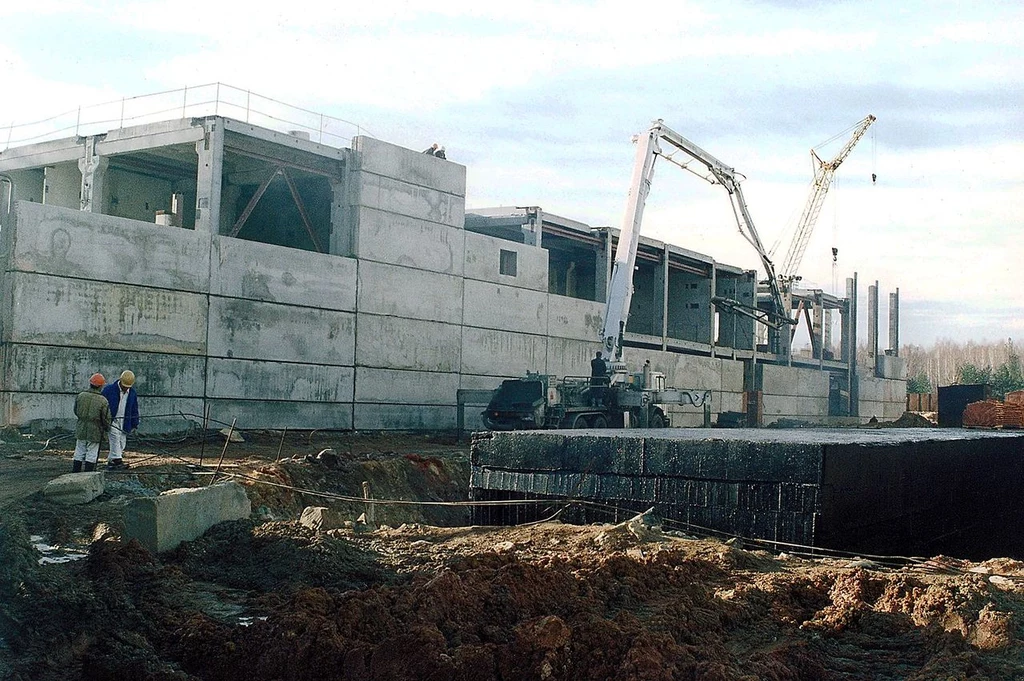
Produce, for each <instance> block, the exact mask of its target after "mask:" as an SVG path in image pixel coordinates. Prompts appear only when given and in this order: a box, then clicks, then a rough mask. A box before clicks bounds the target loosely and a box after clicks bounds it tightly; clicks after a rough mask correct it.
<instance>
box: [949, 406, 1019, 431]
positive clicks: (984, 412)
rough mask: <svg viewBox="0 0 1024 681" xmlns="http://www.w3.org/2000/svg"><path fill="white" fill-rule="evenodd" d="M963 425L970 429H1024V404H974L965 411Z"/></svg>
mask: <svg viewBox="0 0 1024 681" xmlns="http://www.w3.org/2000/svg"><path fill="white" fill-rule="evenodd" d="M963 424H964V425H965V426H967V427H968V428H1024V404H1013V403H1007V402H1000V401H999V400H984V401H982V402H972V403H971V404H968V405H967V408H966V409H964V416H963Z"/></svg>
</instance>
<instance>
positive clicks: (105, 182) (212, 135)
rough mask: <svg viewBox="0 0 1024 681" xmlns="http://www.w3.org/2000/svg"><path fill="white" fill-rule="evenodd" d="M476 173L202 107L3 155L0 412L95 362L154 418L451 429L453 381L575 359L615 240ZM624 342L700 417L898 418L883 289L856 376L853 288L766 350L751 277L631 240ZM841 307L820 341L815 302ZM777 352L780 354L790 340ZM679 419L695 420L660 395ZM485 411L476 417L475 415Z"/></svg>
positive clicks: (898, 366)
mask: <svg viewBox="0 0 1024 681" xmlns="http://www.w3.org/2000/svg"><path fill="white" fill-rule="evenodd" d="M466 173H467V169H466V168H465V167H464V166H462V165H459V164H458V163H454V162H451V161H448V160H444V159H440V158H435V157H434V156H432V155H427V154H422V153H420V152H419V151H416V150H410V149H405V148H402V147H399V146H396V145H393V144H389V143H387V142H383V141H380V140H378V139H374V138H372V137H370V136H367V135H356V136H353V138H352V139H351V143H350V145H349V146H348V147H346V148H339V147H337V146H333V145H330V144H325V143H321V142H314V141H311V140H310V139H308V136H303V135H296V134H289V133H288V132H287V131H277V130H273V129H270V127H261V126H257V125H255V124H252V123H248V122H244V121H242V120H238V119H236V118H231V117H226V116H221V115H209V116H199V117H186V118H180V119H176V120H168V121H162V122H150V123H146V124H142V125H135V126H130V127H123V126H119V127H117V128H116V129H112V130H108V131H107V132H98V133H95V134H82V135H74V136H70V137H63V138H59V139H51V140H48V141H41V142H35V143H31V144H25V145H21V146H17V145H15V146H11V147H9V148H7V149H6V150H4V151H2V152H0V227H2V232H0V237H2V242H3V250H2V256H0V258H2V280H0V296H2V304H3V307H2V312H0V354H2V360H0V362H2V368H0V395H2V404H3V414H2V418H3V422H4V423H6V424H12V425H17V426H22V425H27V424H33V423H35V424H46V425H65V426H66V425H68V424H69V423H70V419H71V404H72V398H73V395H74V394H75V393H76V392H77V391H78V390H80V389H82V387H83V386H84V385H85V384H86V382H87V381H88V377H89V375H90V374H91V373H92V372H93V371H97V370H98V371H101V372H103V373H104V374H107V375H108V376H109V375H114V376H116V375H117V374H118V373H119V372H120V370H121V369H123V368H129V367H130V368H132V369H133V370H134V371H135V373H136V375H137V376H138V382H137V384H136V385H137V389H138V391H139V394H140V396H141V397H142V399H143V400H144V401H145V410H146V412H147V413H148V415H149V418H146V419H145V420H144V422H143V428H144V429H146V430H150V431H160V430H173V429H177V428H181V427H182V425H183V421H182V418H183V417H184V418H185V419H187V420H190V421H193V422H195V421H198V420H200V419H201V418H203V417H204V416H206V415H208V416H209V418H210V419H211V421H214V422H226V423H230V422H232V421H233V420H237V423H238V426H239V427H243V428H284V427H288V428H309V429H311V428H331V429H357V430H377V429H385V430H388V429H397V430H417V429H452V428H454V427H455V426H456V423H457V421H458V410H459V403H460V399H459V394H460V391H463V392H466V391H483V390H490V389H493V388H495V387H496V386H497V385H498V383H499V382H500V381H501V380H502V379H504V378H510V377H516V376H521V375H523V374H525V373H526V372H527V371H536V372H542V373H546V374H552V375H557V376H566V375H586V374H587V373H588V372H589V360H590V358H591V357H593V353H594V350H595V349H597V348H598V347H599V332H600V330H601V318H602V314H603V311H604V301H605V296H606V292H607V286H608V279H609V273H610V269H611V263H612V256H613V253H614V248H615V245H616V239H617V230H616V229H614V228H609V227H591V226H589V225H585V224H582V223H580V222H576V221H573V220H571V219H567V218H563V217H559V216H556V215H553V214H549V213H546V212H544V211H543V210H542V209H540V208H523V209H504V208H494V209H481V210H471V211H467V210H466V208H465V203H466ZM637 264H638V266H637V271H636V274H635V278H634V284H635V295H634V297H633V299H632V307H631V315H630V317H629V324H628V326H627V328H626V333H625V345H626V346H628V348H629V350H627V352H629V353H636V354H635V356H636V357H638V358H642V359H650V361H651V363H652V365H653V366H654V367H655V368H656V369H657V370H659V371H662V372H664V373H665V374H666V380H667V382H668V383H669V384H670V385H674V386H678V387H682V388H687V389H695V390H698V389H699V390H710V391H711V392H712V396H713V398H712V403H711V404H712V406H711V414H710V416H711V418H712V419H713V420H714V419H717V418H718V417H719V416H720V415H721V414H723V413H730V414H743V415H744V416H743V418H744V420H746V421H748V422H750V423H757V424H760V425H768V424H771V423H773V422H776V421H779V420H780V419H794V420H799V421H807V422H813V423H828V422H830V421H847V422H849V420H851V419H852V420H857V421H865V420H867V419H869V418H871V417H876V418H878V419H890V418H895V417H897V416H899V415H900V414H901V413H902V411H903V405H904V400H905V382H904V380H903V379H904V378H905V376H904V373H905V372H904V370H903V368H902V363H901V362H900V360H899V358H898V357H896V356H895V355H896V354H898V351H897V347H898V301H897V300H896V299H895V297H894V298H893V299H892V301H891V305H890V334H889V340H890V345H891V349H890V350H889V351H887V352H879V347H878V293H877V286H873V287H871V290H870V292H869V299H868V307H869V310H868V320H869V329H868V346H869V348H870V353H869V355H870V357H872V358H876V359H875V361H873V362H869V364H870V366H864V367H858V366H857V362H856V347H857V343H856V338H857V323H856V319H857V285H856V280H855V279H851V280H848V284H847V297H845V298H836V297H834V296H829V295H827V294H824V293H822V292H821V291H804V292H799V291H798V292H795V293H794V295H793V297H792V306H793V308H794V309H795V310H797V311H798V314H802V315H803V318H804V319H805V320H806V321H807V324H808V328H809V329H810V333H811V339H812V343H811V346H812V350H811V352H810V353H809V354H808V355H807V356H799V355H792V354H791V353H789V352H788V351H787V352H785V353H782V354H778V353H776V354H771V353H768V352H767V351H766V350H765V348H764V347H759V346H758V344H757V338H758V330H757V328H756V326H757V324H756V322H755V321H754V319H752V318H751V317H749V316H747V315H744V314H742V313H741V312H740V311H738V310H737V308H735V307H732V306H729V305H723V304H719V303H718V302H716V301H723V300H730V301H738V302H739V303H742V304H747V305H750V306H753V307H756V301H757V295H758V291H757V287H758V286H757V280H758V277H757V273H756V272H754V271H751V270H744V269H741V268H737V267H733V266H731V265H727V264H724V263H720V262H717V261H715V260H714V259H713V258H711V257H709V256H706V255H702V254H700V253H696V252H693V251H690V250H687V249H685V248H683V247H681V246H677V245H671V244H665V243H661V242H657V241H654V240H650V239H645V240H642V242H641V245H640V250H639V253H638V259H637ZM830 311H831V312H834V313H837V314H838V315H839V316H840V318H841V323H840V325H839V326H840V328H841V329H842V331H841V338H840V342H839V349H838V350H837V351H833V350H831V348H832V346H833V341H832V339H831V329H832V324H830V323H827V322H826V321H825V320H826V318H827V314H828V313H829V312H830ZM787 348H788V344H787ZM673 409H674V411H673V413H672V414H671V417H672V425H674V426H696V425H701V424H702V423H704V422H705V421H706V415H705V414H704V413H703V412H702V411H701V410H699V409H694V408H693V407H682V406H680V407H674V408H673ZM477 412H479V407H478V406H476V407H474V406H473V405H470V407H469V408H468V409H467V425H468V426H469V427H474V426H475V425H478V424H479V421H478V417H477Z"/></svg>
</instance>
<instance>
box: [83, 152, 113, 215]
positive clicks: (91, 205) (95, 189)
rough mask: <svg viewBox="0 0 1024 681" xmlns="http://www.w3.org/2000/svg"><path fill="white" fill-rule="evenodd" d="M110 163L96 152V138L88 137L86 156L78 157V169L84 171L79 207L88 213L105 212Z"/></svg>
mask: <svg viewBox="0 0 1024 681" xmlns="http://www.w3.org/2000/svg"><path fill="white" fill-rule="evenodd" d="M108 163H109V161H108V159H107V158H105V157H103V156H99V155H97V154H96V138H95V137H88V138H86V141H85V157H84V158H80V159H78V169H79V170H80V171H81V172H82V193H81V195H80V197H81V203H80V204H79V207H80V208H81V210H84V211H86V212H87V213H103V205H104V195H105V185H106V182H105V180H106V177H107V165H108Z"/></svg>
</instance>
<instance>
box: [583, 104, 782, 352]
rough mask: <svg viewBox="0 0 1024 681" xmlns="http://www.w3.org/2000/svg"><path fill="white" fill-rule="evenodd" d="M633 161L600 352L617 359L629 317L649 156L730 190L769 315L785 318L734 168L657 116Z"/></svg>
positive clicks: (650, 171)
mask: <svg viewBox="0 0 1024 681" xmlns="http://www.w3.org/2000/svg"><path fill="white" fill-rule="evenodd" d="M636 141H637V147H636V160H635V161H634V164H633V178H632V180H631V181H630V186H629V196H628V197H627V199H626V212H625V215H624V216H623V218H622V229H621V231H620V232H619V244H618V247H617V248H616V249H615V263H614V265H613V266H612V277H611V281H610V282H609V286H608V304H607V305H606V307H605V315H604V329H603V330H602V332H601V338H602V341H603V343H604V350H605V355H606V356H607V357H608V358H609V359H616V360H617V359H620V358H621V357H622V341H621V336H622V334H623V332H624V331H625V328H626V320H627V319H628V318H629V302H630V299H631V298H632V296H633V268H634V267H635V266H636V252H637V247H638V246H639V243H640V223H641V221H642V220H643V214H644V204H645V203H646V201H647V195H648V194H650V191H651V180H652V178H653V177H654V159H655V157H656V156H662V157H663V158H665V159H666V160H669V161H671V162H673V163H675V164H676V165H678V166H679V167H680V168H682V169H683V170H688V171H690V172H692V173H694V174H695V175H697V176H699V177H701V178H703V179H704V180H706V181H708V182H710V183H711V184H716V183H717V184H721V185H722V186H723V187H725V190H726V191H727V192H728V193H729V199H730V202H731V203H732V208H733V215H734V216H735V218H736V224H737V226H738V228H739V231H740V234H742V235H743V237H744V238H745V239H746V240H747V241H748V242H750V244H751V245H752V246H753V247H754V249H755V250H756V251H757V254H758V256H760V258H761V264H762V265H763V266H764V269H765V274H767V276H768V284H769V287H770V289H771V294H772V305H773V307H774V309H773V310H772V311H771V312H770V315H772V316H774V317H775V318H776V319H777V320H782V321H788V315H787V314H786V310H785V305H784V304H783V302H782V293H781V291H780V290H779V286H778V281H777V279H778V278H777V277H776V276H775V267H774V265H773V264H772V261H771V259H770V258H769V257H768V253H767V252H766V251H765V249H764V246H763V245H762V244H761V238H760V237H759V236H758V234H757V230H756V229H755V228H754V221H753V220H752V219H751V217H750V213H749V211H748V210H747V203H746V201H745V200H744V198H743V191H742V190H741V189H740V183H739V180H738V179H737V174H736V171H735V170H734V169H733V168H730V167H729V166H727V165H725V164H724V163H722V162H721V161H719V160H718V159H717V158H715V157H714V156H712V155H711V154H709V153H707V152H706V151H704V150H703V149H701V148H700V147H698V146H697V145H696V144H694V143H693V142H691V141H689V140H688V139H686V138H685V137H683V136H682V135H680V134H679V133H677V132H675V131H673V130H671V129H670V128H669V127H668V126H666V125H665V124H664V123H663V122H662V121H661V119H658V120H656V121H654V123H653V124H651V127H650V129H649V130H648V131H647V132H646V133H644V134H642V135H638V136H637V140H636ZM662 141H664V142H665V143H667V144H669V145H671V146H672V147H674V148H675V149H676V150H678V151H682V152H683V153H684V154H686V155H687V156H688V157H689V159H688V160H685V161H677V160H675V159H673V158H672V156H673V154H674V153H675V151H672V152H671V153H669V154H665V153H664V152H663V151H662V148H661V142H662ZM694 161H696V162H697V163H699V164H700V165H701V166H703V169H706V170H707V173H703V172H698V171H697V169H695V168H691V167H690V165H691V164H692V163H693V162H694Z"/></svg>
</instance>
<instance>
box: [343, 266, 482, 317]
mask: <svg viewBox="0 0 1024 681" xmlns="http://www.w3.org/2000/svg"><path fill="white" fill-rule="evenodd" d="M462 281H463V280H462V278H461V277H455V276H452V275H449V274H441V273H440V272H430V271H427V270H417V269H411V268H409V267H404V266H400V265H388V264H384V263H376V262H361V263H360V264H359V311H360V312H368V313H371V314H380V315H389V316H392V317H404V318H407V319H425V320H428V321H436V322H446V323H448V324H460V323H462V298H463V294H462Z"/></svg>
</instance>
